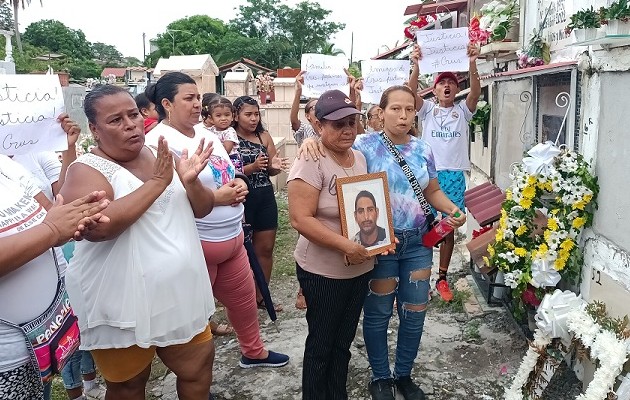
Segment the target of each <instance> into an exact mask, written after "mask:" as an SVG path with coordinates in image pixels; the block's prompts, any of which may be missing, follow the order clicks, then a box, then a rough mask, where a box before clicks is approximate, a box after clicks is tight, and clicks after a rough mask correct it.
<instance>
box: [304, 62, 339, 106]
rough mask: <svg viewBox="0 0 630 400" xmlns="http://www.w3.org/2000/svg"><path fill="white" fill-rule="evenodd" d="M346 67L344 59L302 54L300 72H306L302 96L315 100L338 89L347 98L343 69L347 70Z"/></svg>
mask: <svg viewBox="0 0 630 400" xmlns="http://www.w3.org/2000/svg"><path fill="white" fill-rule="evenodd" d="M348 65H349V63H348V59H347V58H345V57H340V56H327V55H323V54H313V53H306V54H302V71H306V74H304V85H303V86H302V94H303V95H304V96H306V97H313V98H316V97H319V96H321V94H322V93H324V92H325V91H327V90H334V89H338V90H341V91H342V92H344V93H345V94H346V96H347V95H348V93H349V91H350V90H349V88H348V76H347V75H346V73H345V72H344V68H345V69H347V68H348Z"/></svg>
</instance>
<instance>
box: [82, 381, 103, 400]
mask: <svg viewBox="0 0 630 400" xmlns="http://www.w3.org/2000/svg"><path fill="white" fill-rule="evenodd" d="M83 395H84V396H85V397H86V398H87V399H89V400H102V399H104V398H105V388H104V387H103V385H96V386H94V387H93V388H92V389H90V390H84V391H83Z"/></svg>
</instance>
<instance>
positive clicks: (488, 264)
mask: <svg viewBox="0 0 630 400" xmlns="http://www.w3.org/2000/svg"><path fill="white" fill-rule="evenodd" d="M482 259H483V262H484V264H486V265H487V266H490V260H488V257H486V256H483V257H482Z"/></svg>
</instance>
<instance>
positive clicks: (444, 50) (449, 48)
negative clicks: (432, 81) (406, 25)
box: [416, 28, 470, 74]
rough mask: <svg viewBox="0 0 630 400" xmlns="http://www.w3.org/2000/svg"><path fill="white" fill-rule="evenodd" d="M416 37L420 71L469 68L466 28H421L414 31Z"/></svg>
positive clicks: (465, 69)
mask: <svg viewBox="0 0 630 400" xmlns="http://www.w3.org/2000/svg"><path fill="white" fill-rule="evenodd" d="M416 38H417V40H418V45H420V49H422V60H420V73H423V74H432V73H434V72H443V71H452V72H456V71H468V70H469V68H470V64H469V60H468V55H467V54H466V48H467V46H468V43H469V42H470V39H469V38H468V28H453V29H436V30H428V31H424V30H422V31H417V32H416Z"/></svg>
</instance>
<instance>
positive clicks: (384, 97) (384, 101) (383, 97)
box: [378, 85, 416, 111]
mask: <svg viewBox="0 0 630 400" xmlns="http://www.w3.org/2000/svg"><path fill="white" fill-rule="evenodd" d="M398 91H403V92H407V93H409V94H410V95H411V97H413V106H414V107H415V106H416V95H415V94H414V93H413V90H411V88H410V87H409V86H403V85H396V86H391V87H388V88H387V89H385V91H384V92H383V94H382V95H381V102H380V103H379V105H378V106H379V107H381V109H382V110H383V111H384V110H385V108H386V107H387V105H388V104H389V95H390V94H392V93H393V92H398Z"/></svg>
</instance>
